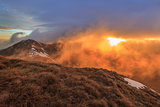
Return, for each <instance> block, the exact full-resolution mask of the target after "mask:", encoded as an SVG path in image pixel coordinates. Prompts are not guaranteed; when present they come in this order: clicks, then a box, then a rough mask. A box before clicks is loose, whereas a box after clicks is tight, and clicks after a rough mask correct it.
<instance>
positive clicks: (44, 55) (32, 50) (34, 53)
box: [29, 45, 49, 57]
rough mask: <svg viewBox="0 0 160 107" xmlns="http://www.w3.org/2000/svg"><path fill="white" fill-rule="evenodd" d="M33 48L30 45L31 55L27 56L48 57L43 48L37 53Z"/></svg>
mask: <svg viewBox="0 0 160 107" xmlns="http://www.w3.org/2000/svg"><path fill="white" fill-rule="evenodd" d="M34 47H35V46H34V45H32V48H31V53H29V56H30V57H33V56H41V57H48V56H49V55H48V54H47V53H46V52H45V51H44V49H43V48H41V49H42V50H43V52H42V51H40V52H39V51H38V50H37V49H35V48H34Z"/></svg>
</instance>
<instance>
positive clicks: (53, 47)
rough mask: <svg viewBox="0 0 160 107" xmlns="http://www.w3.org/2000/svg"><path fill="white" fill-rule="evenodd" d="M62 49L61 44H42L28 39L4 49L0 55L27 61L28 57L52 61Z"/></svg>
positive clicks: (0, 51)
mask: <svg viewBox="0 0 160 107" xmlns="http://www.w3.org/2000/svg"><path fill="white" fill-rule="evenodd" d="M62 47H63V45H62V44H61V43H53V44H44V43H41V42H37V41H35V40H32V39H28V40H23V41H21V42H18V43H16V44H14V45H13V46H10V47H8V48H6V49H3V50H0V55H3V56H7V57H16V58H21V59H28V57H29V58H37V59H39V58H41V59H42V58H44V59H52V58H54V57H56V55H58V54H57V53H58V52H60V50H61V48H62ZM51 56H52V58H51Z"/></svg>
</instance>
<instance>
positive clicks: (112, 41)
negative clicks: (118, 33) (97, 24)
mask: <svg viewBox="0 0 160 107" xmlns="http://www.w3.org/2000/svg"><path fill="white" fill-rule="evenodd" d="M107 40H108V41H109V44H110V45H111V46H116V45H118V44H119V43H120V42H124V41H126V40H125V39H120V38H113V37H108V38H107Z"/></svg>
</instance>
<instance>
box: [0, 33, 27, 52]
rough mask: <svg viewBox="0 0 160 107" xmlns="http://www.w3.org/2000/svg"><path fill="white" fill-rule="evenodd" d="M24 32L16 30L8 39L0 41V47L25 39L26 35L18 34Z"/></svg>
mask: <svg viewBox="0 0 160 107" xmlns="http://www.w3.org/2000/svg"><path fill="white" fill-rule="evenodd" d="M24 34H25V33H24V32H17V33H14V34H13V35H12V36H11V38H10V40H6V41H0V49H4V48H7V47H9V46H11V45H13V44H15V43H17V42H19V41H21V40H23V39H26V37H19V35H24Z"/></svg>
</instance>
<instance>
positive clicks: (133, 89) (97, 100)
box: [0, 57, 160, 107]
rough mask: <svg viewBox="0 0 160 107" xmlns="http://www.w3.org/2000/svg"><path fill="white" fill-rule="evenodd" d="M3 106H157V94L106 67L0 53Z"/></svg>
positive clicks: (158, 103)
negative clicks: (16, 57)
mask: <svg viewBox="0 0 160 107" xmlns="http://www.w3.org/2000/svg"><path fill="white" fill-rule="evenodd" d="M127 81H128V82H127ZM132 83H133V84H132ZM134 85H135V86H134ZM4 106H6V107H7V106H12V107H20V106H25V107H48V106H52V107H53V106H73V107H80V106H90V107H107V106H110V107H112V106H113V107H117V106H121V107H136V106H137V107H142V106H152V107H153V106H154V107H158V106H160V95H159V94H158V93H156V92H154V91H153V90H151V89H149V88H147V87H146V86H144V85H143V84H140V83H138V82H133V81H132V80H130V79H129V78H126V77H124V76H122V75H119V74H117V73H115V72H112V71H108V70H106V69H96V68H69V67H63V66H61V65H58V64H53V63H52V64H51V63H42V62H29V61H23V60H17V59H6V58H4V57H0V107H4Z"/></svg>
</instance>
